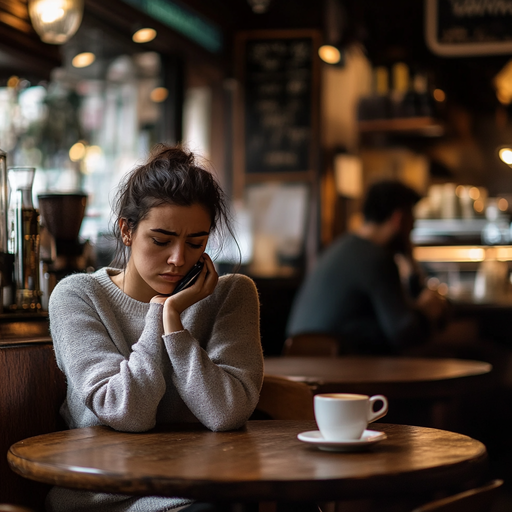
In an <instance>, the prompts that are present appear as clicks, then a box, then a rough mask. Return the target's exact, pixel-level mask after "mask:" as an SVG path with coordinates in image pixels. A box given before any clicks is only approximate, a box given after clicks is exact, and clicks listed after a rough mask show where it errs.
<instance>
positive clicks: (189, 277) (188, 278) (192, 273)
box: [171, 261, 204, 295]
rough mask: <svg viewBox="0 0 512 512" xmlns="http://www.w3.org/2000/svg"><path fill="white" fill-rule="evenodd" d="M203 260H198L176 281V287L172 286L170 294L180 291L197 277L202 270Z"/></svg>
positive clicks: (191, 283)
mask: <svg viewBox="0 0 512 512" xmlns="http://www.w3.org/2000/svg"><path fill="white" fill-rule="evenodd" d="M203 267H204V262H203V261H198V262H197V263H196V264H195V265H194V266H193V267H192V268H191V269H190V270H189V271H188V272H187V274H186V275H185V277H184V278H183V279H180V280H179V281H178V284H177V285H176V288H174V290H173V292H172V293H171V295H174V294H176V293H178V292H181V291H182V290H184V289H185V288H188V287H189V286H192V285H193V284H194V283H195V282H196V279H197V278H198V276H199V274H200V273H201V270H203Z"/></svg>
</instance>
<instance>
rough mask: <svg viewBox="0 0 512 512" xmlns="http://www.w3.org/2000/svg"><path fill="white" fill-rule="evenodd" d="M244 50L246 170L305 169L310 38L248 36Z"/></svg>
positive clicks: (308, 144)
mask: <svg viewBox="0 0 512 512" xmlns="http://www.w3.org/2000/svg"><path fill="white" fill-rule="evenodd" d="M245 56H246V58H245V66H246V69H245V168H246V172H248V173H261V172H267V173H268V172H294V171H306V170H308V169H309V167H310V151H311V149H310V148H311V94H312V70H311V66H312V40H311V39H309V38H298V39H265V40H249V41H247V42H246V53H245Z"/></svg>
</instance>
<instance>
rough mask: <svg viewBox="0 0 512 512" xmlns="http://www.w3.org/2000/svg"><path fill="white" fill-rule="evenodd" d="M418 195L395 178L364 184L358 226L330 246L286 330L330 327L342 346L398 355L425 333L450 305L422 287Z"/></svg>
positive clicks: (300, 293)
mask: <svg viewBox="0 0 512 512" xmlns="http://www.w3.org/2000/svg"><path fill="white" fill-rule="evenodd" d="M419 199H420V196H419V195H418V194H417V193H416V192H415V191H414V190H413V189H411V188H409V187H407V186H405V185H404V184H403V183H401V182H399V181H391V180H388V181H382V182H379V183H376V184H374V185H373V186H371V187H370V188H369V190H368V192H367V195H366V198H365V200H364V203H363V212H362V213H363V223H362V225H361V226H360V227H359V228H358V229H357V230H356V231H355V232H354V233H350V234H346V235H344V236H342V237H341V238H339V239H338V240H336V241H335V242H333V244H332V245H331V246H329V247H328V248H327V250H326V251H325V252H324V253H323V255H322V256H321V257H320V259H319V261H318V263H317V265H316V268H315V269H314V270H313V271H312V272H311V273H310V275H309V276H308V277H307V278H306V279H305V281H304V283H303V285H302V286H301V288H300V290H299V291H298V293H297V296H296V298H295V301H294V304H293V306H292V310H291V313H290V317H289V320H288V327H287V331H288V332H287V334H288V336H294V335H298V334H311V333H322V334H327V335H330V336H334V337H336V338H338V339H339V341H340V352H341V353H356V354H397V353H400V352H401V351H402V350H403V349H405V348H408V347H411V346H414V345H419V344H421V343H424V342H426V341H427V340H428V338H429V336H430V334H431V333H432V332H433V330H434V329H435V327H436V326H437V325H438V324H439V322H440V320H441V319H442V318H443V317H444V315H445V314H446V307H447V306H446V300H445V299H444V298H443V297H441V296H440V295H439V294H438V293H437V292H434V291H432V290H429V289H428V288H425V287H424V286H423V283H422V279H421V277H420V273H419V271H418V267H417V264H416V262H415V261H414V259H413V256H412V244H411V241H410V234H411V231H412V228H413V225H414V215H413V208H414V206H415V205H416V203H417V202H418V201H419ZM398 258H399V259H400V263H401V264H400V266H401V269H404V268H405V269H407V272H408V276H407V279H406V286H404V280H403V279H401V276H400V273H399V270H398V266H397V260H398Z"/></svg>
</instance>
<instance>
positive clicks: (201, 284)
mask: <svg viewBox="0 0 512 512" xmlns="http://www.w3.org/2000/svg"><path fill="white" fill-rule="evenodd" d="M201 260H202V261H204V267H203V269H202V270H201V273H200V274H199V276H198V277H197V280H196V282H195V283H194V284H193V285H192V286H189V287H188V288H185V289H184V290H182V291H181V292H178V293H177V294H176V295H170V296H169V297H165V296H162V295H157V296H156V297H153V299H151V302H157V303H160V304H163V305H164V312H163V322H164V333H165V334H169V333H171V332H176V331H181V330H183V324H182V323H181V318H180V316H181V313H183V311H185V309H187V308H188V307H190V306H192V304H195V303H196V302H199V301H200V300H202V299H204V298H206V297H208V296H209V295H211V294H212V293H213V291H214V290H215V287H216V286H217V282H218V280H219V275H218V274H217V271H216V270H215V266H214V265H213V262H212V260H211V258H210V256H208V254H206V253H204V254H203V256H202V257H201Z"/></svg>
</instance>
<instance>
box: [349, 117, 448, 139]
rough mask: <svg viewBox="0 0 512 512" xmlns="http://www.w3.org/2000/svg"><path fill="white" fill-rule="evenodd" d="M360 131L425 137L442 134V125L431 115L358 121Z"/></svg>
mask: <svg viewBox="0 0 512 512" xmlns="http://www.w3.org/2000/svg"><path fill="white" fill-rule="evenodd" d="M358 129H359V132H360V133H404V134H406V133H409V134H415V135H423V136H425V137H439V136H441V135H443V134H444V127H443V125H442V124H441V123H440V122H439V121H438V120H436V119H434V118H432V117H404V118H395V119H371V120H368V121H358Z"/></svg>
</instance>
